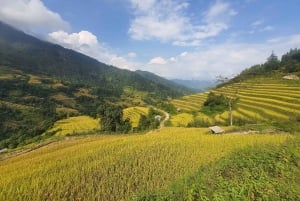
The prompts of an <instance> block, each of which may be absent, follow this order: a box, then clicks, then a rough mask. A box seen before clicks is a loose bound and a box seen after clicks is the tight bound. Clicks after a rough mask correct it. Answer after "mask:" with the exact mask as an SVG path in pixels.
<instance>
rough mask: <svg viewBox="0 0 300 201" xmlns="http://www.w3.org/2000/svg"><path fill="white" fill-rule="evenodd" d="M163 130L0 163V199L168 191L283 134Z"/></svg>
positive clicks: (58, 146) (67, 145) (72, 143)
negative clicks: (240, 151)
mask: <svg viewBox="0 0 300 201" xmlns="http://www.w3.org/2000/svg"><path fill="white" fill-rule="evenodd" d="M207 132H208V131H207V129H195V128H192V129H187V128H163V129H161V130H160V131H158V132H157V133H152V134H147V135H130V136H128V135H124V136H90V137H85V138H69V140H64V141H60V142H57V143H54V144H52V145H48V146H45V147H42V148H40V149H37V150H34V151H31V152H29V153H26V154H23V155H19V156H16V157H14V158H10V159H6V160H3V161H0V178H1V180H0V189H1V191H0V200H5V201H12V200H22V201H27V200H28V201H29V200H30V201H36V200H128V199H130V198H132V197H133V196H134V195H136V194H140V193H143V192H155V191H157V190H160V189H165V188H167V187H168V186H169V185H170V184H171V183H172V182H174V181H175V180H177V179H179V178H181V177H184V176H186V175H190V174H192V173H193V172H194V171H196V170H197V169H198V168H199V167H200V166H201V165H204V164H207V163H210V162H212V161H215V160H217V159H219V158H221V157H225V156H226V155H228V154H230V153H231V152H232V151H234V150H237V149H241V148H243V147H247V146H253V145H258V146H259V145H263V144H272V145H274V146H276V145H279V144H281V143H283V142H284V141H285V140H286V139H287V138H289V136H288V135H262V134H260V135H258V134H251V135H210V134H205V133H207Z"/></svg>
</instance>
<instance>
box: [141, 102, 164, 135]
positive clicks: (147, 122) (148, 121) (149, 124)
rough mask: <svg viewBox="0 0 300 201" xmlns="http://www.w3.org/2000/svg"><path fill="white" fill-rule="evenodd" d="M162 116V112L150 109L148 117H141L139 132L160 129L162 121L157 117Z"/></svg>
mask: <svg viewBox="0 0 300 201" xmlns="http://www.w3.org/2000/svg"><path fill="white" fill-rule="evenodd" d="M157 115H159V116H161V117H162V114H161V112H159V111H157V110H155V109H153V108H152V107H151V108H150V109H149V112H148V115H147V116H146V115H141V117H140V121H139V124H138V127H137V130H138V131H145V130H152V129H156V128H158V126H159V124H160V121H159V120H157V119H155V116H157Z"/></svg>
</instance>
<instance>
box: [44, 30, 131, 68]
mask: <svg viewBox="0 0 300 201" xmlns="http://www.w3.org/2000/svg"><path fill="white" fill-rule="evenodd" d="M48 40H49V41H50V42H54V43H57V44H60V45H62V46H64V47H66V48H70V49H73V50H75V51H78V52H81V53H83V54H86V55H88V56H90V57H93V58H95V59H98V60H99V61H101V62H104V63H107V64H110V65H113V66H116V67H120V68H125V69H131V70H133V69H134V68H135V66H136V64H135V63H132V62H129V61H128V60H127V59H126V58H125V57H134V56H136V54H135V53H133V52H131V53H129V54H128V55H125V56H124V57H122V56H119V55H116V54H114V53H112V51H110V49H109V48H108V47H106V46H105V45H104V44H102V43H100V42H99V41H98V39H97V37H96V36H95V35H94V34H93V33H91V32H89V31H80V32H78V33H71V34H69V33H67V32H65V31H56V32H52V33H50V34H49V35H48Z"/></svg>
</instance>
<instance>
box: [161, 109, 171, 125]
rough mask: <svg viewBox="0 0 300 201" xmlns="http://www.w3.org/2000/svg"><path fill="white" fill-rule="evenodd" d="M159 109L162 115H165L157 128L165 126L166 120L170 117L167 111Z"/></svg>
mask: <svg viewBox="0 0 300 201" xmlns="http://www.w3.org/2000/svg"><path fill="white" fill-rule="evenodd" d="M161 111H162V112H163V113H164V115H165V116H166V117H165V118H164V120H162V121H161V122H160V125H159V129H161V128H163V127H165V123H166V121H168V120H169V119H170V114H169V113H167V112H166V111H163V110H161Z"/></svg>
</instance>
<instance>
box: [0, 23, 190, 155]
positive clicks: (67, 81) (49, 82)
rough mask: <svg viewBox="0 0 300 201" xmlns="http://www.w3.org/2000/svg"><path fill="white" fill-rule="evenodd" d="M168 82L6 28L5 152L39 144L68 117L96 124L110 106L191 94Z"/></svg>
mask: <svg viewBox="0 0 300 201" xmlns="http://www.w3.org/2000/svg"><path fill="white" fill-rule="evenodd" d="M163 80H164V79H163V78H160V80H151V79H147V78H146V77H144V76H141V75H139V74H138V73H135V72H131V71H128V70H121V69H119V68H116V67H113V66H108V65H106V64H103V63H101V62H98V61H97V60H95V59H92V58H90V57H88V56H85V55H83V54H80V53H78V52H75V51H73V50H69V49H65V48H63V47H61V46H58V45H55V44H51V43H48V42H45V41H41V40H39V39H37V38H34V37H32V36H30V35H27V34H25V33H23V32H21V31H19V30H16V29H14V28H12V27H10V26H8V25H6V24H4V23H2V22H0V111H1V113H0V149H1V148H5V147H10V148H14V147H16V146H20V145H24V144H28V143H30V142H32V141H38V140H40V139H41V138H42V137H41V134H42V133H44V132H45V131H46V130H48V129H49V128H51V127H52V126H53V125H54V122H55V121H57V120H60V119H63V118H66V117H70V116H78V115H89V116H91V117H94V118H96V117H98V116H99V115H101V114H100V110H101V106H103V105H104V104H106V105H112V106H118V107H120V108H121V109H122V108H126V107H129V106H136V105H147V104H156V103H157V102H161V101H164V100H166V99H167V98H168V97H176V96H180V95H183V94H185V93H189V92H190V91H189V90H188V89H187V88H182V89H180V90H177V87H178V85H174V86H172V85H171V84H170V83H169V84H168V85H166V84H165V83H163V82H162V81H163ZM184 89H185V90H184ZM102 108H103V107H102ZM48 135H49V136H51V135H53V133H47V134H46V136H48ZM44 137H45V135H44Z"/></svg>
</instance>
